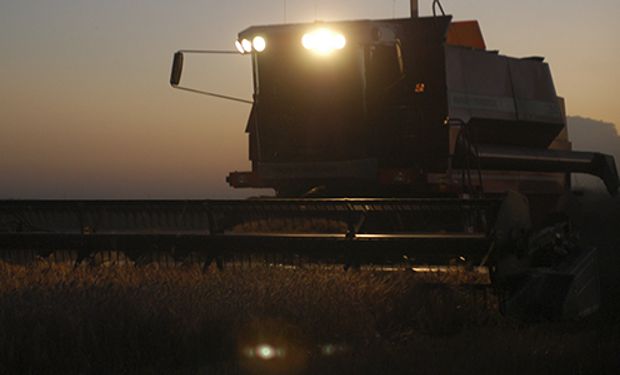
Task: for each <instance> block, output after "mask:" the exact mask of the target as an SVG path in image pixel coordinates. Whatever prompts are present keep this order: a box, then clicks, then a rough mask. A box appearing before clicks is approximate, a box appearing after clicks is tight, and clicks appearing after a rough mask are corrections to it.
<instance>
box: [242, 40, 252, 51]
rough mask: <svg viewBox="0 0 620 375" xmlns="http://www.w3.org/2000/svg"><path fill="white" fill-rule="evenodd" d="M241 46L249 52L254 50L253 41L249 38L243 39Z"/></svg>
mask: <svg viewBox="0 0 620 375" xmlns="http://www.w3.org/2000/svg"><path fill="white" fill-rule="evenodd" d="M241 47H243V50H244V51H245V52H248V53H250V52H252V42H250V41H249V40H247V39H243V40H242V41H241Z"/></svg>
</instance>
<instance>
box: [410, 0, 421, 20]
mask: <svg viewBox="0 0 620 375" xmlns="http://www.w3.org/2000/svg"><path fill="white" fill-rule="evenodd" d="M410 3H411V18H418V17H420V8H419V7H418V0H411V1H410Z"/></svg>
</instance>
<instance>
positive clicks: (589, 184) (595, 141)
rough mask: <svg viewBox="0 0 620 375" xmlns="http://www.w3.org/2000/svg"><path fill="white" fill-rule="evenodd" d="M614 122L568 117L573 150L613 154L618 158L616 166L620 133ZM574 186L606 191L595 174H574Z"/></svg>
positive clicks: (619, 154) (619, 148)
mask: <svg viewBox="0 0 620 375" xmlns="http://www.w3.org/2000/svg"><path fill="white" fill-rule="evenodd" d="M617 129H618V128H617V127H616V126H614V124H612V123H609V122H605V121H599V120H593V119H590V118H584V117H580V116H571V117H569V118H568V132H569V138H570V139H571V141H572V143H573V150H576V151H596V152H601V153H604V154H610V155H613V156H614V158H615V159H616V167H617V166H618V165H619V163H620V135H619V134H618V130H617ZM573 186H574V187H575V188H576V189H584V190H589V191H590V190H593V191H596V192H604V191H606V190H605V185H604V184H603V182H602V181H601V180H600V179H599V178H598V177H594V176H588V175H583V174H574V175H573Z"/></svg>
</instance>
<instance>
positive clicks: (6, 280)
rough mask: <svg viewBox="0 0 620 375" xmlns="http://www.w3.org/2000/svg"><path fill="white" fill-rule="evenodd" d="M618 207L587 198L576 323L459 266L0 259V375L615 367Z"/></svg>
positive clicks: (619, 349)
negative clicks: (558, 319) (422, 270)
mask: <svg viewBox="0 0 620 375" xmlns="http://www.w3.org/2000/svg"><path fill="white" fill-rule="evenodd" d="M615 202H616V203H617V202H618V201H617V200H616V201H615ZM619 209H620V204H619V205H610V204H609V201H607V203H605V202H604V201H603V202H602V203H601V202H600V201H597V200H595V201H592V202H588V205H587V210H586V213H585V216H586V218H587V219H588V220H587V221H586V223H587V224H586V225H585V227H584V235H585V236H586V238H587V240H588V242H591V243H593V244H594V245H596V246H598V247H599V249H600V250H601V258H602V267H601V269H602V272H603V275H602V287H603V310H602V311H601V313H599V314H598V315H597V316H595V317H592V318H590V319H588V320H587V321H582V322H563V323H545V324H536V325H525V324H522V323H519V322H515V321H512V320H509V319H507V318H504V317H502V316H500V315H499V314H498V313H497V301H496V300H495V299H494V298H493V296H492V295H490V294H487V293H485V292H484V291H482V290H478V289H468V288H463V287H461V286H459V284H460V282H461V281H464V280H466V279H467V278H471V277H478V276H472V275H471V274H466V273H461V274H456V275H451V276H449V278H446V277H447V276H442V275H439V274H432V275H426V276H420V275H419V274H414V273H410V272H394V273H376V272H370V271H358V272H347V273H345V272H343V271H341V270H335V269H321V268H312V267H309V268H305V269H295V270H291V269H283V268H278V267H254V268H247V269H227V270H226V271H225V272H218V271H216V270H215V269H211V270H209V271H208V272H202V270H201V269H200V267H198V266H185V267H177V268H174V267H169V268H168V267H157V266H155V265H151V266H145V267H133V266H109V267H104V266H99V267H89V266H83V267H78V268H77V269H73V267H71V266H70V265H68V264H54V263H47V262H43V261H41V262H39V263H38V264H36V265H30V266H20V265H15V264H8V263H2V262H0V373H1V374H5V373H6V374H43V373H45V374H152V373H161V374H169V373H174V374H237V373H250V374H252V373H257V374H259V373H273V374H276V373H280V374H294V373H304V374H324V373H328V374H332V373H333V374H386V373H395V374H410V373H415V374H453V373H454V374H497V373H502V374H524V373H527V374H550V373H562V374H570V373H574V374H597V373H602V374H616V373H619V372H620V355H618V353H620V306H619V305H620V298H619V297H620V296H619V290H620V289H619V287H620V282H619V280H620V277H619V276H617V274H616V272H615V270H616V268H617V266H618V264H619V263H620V262H619V261H618V259H619V258H618V255H617V254H616V251H614V250H618V249H620V240H619V238H620V235H619V234H618V233H617V232H618V231H617V229H618V227H617V223H618V222H620V220H619V221H616V224H614V223H613V222H610V221H608V219H609V218H615V217H616V216H615V215H619V214H620V210H619ZM601 212H603V213H604V214H601ZM436 282H443V284H442V286H438V285H436ZM261 343H269V344H271V345H273V346H274V347H277V348H279V349H281V350H283V353H284V354H283V357H282V358H280V359H274V360H270V361H262V360H258V359H256V358H255V357H254V358H250V357H249V356H248V354H249V352H248V349H251V348H255V347H256V346H257V345H258V344H261Z"/></svg>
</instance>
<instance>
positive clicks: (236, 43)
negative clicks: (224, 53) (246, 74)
mask: <svg viewBox="0 0 620 375" xmlns="http://www.w3.org/2000/svg"><path fill="white" fill-rule="evenodd" d="M235 48H236V49H237V51H239V53H240V54H242V55H243V54H245V50H244V49H243V45H242V44H241V42H240V41H238V40H235Z"/></svg>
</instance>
